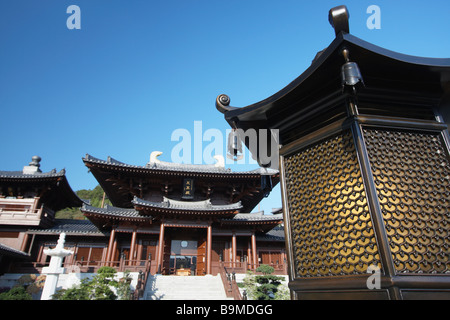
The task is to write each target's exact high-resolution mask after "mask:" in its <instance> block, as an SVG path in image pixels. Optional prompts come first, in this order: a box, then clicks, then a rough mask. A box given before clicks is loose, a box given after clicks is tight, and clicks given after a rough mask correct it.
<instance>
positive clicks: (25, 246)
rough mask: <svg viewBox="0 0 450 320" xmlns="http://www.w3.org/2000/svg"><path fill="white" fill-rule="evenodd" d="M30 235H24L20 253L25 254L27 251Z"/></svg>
mask: <svg viewBox="0 0 450 320" xmlns="http://www.w3.org/2000/svg"><path fill="white" fill-rule="evenodd" d="M28 238H29V236H28V233H25V234H24V235H23V240H22V245H21V246H20V251H23V252H25V250H26V249H27V243H28Z"/></svg>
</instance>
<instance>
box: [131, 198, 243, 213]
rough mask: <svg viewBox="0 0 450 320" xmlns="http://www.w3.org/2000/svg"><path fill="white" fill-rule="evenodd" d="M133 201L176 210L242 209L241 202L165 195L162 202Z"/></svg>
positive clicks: (136, 204)
mask: <svg viewBox="0 0 450 320" xmlns="http://www.w3.org/2000/svg"><path fill="white" fill-rule="evenodd" d="M132 203H133V204H134V205H135V206H136V207H148V208H160V209H170V210H174V211H195V212H198V211H200V212H211V211H230V210H231V211H236V210H239V209H242V205H241V202H240V201H239V202H237V203H232V204H223V205H213V204H211V201H210V200H209V199H207V200H203V201H179V200H173V199H169V198H166V197H163V201H162V202H152V201H147V200H143V199H139V198H138V197H134V199H133V201H132Z"/></svg>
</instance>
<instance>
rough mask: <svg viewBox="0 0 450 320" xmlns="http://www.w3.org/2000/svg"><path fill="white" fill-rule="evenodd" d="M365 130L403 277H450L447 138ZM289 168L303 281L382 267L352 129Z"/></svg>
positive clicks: (289, 159)
mask: <svg viewBox="0 0 450 320" xmlns="http://www.w3.org/2000/svg"><path fill="white" fill-rule="evenodd" d="M362 132H363V136H364V142H365V145H366V147H367V153H368V158H369V160H370V166H371V171H372V172H370V173H369V176H370V177H372V178H373V181H374V184H375V186H376V191H377V196H378V202H379V207H380V210H381V213H382V217H383V222H384V223H383V225H382V228H384V229H385V230H383V232H385V234H386V235H387V238H388V242H389V250H390V254H391V257H390V259H392V260H391V261H390V262H391V263H392V265H393V266H394V268H395V272H396V273H398V274H400V273H430V274H442V273H449V272H450V262H449V254H450V250H449V242H450V241H449V230H450V213H449V207H450V164H449V160H448V155H447V152H446V147H445V143H444V141H443V139H442V138H441V136H440V134H439V133H423V132H421V133H412V132H403V131H387V130H375V129H364V130H363V131H362ZM284 168H285V184H286V197H287V203H288V206H289V220H290V221H289V223H290V229H291V230H290V232H291V241H292V244H291V245H292V250H293V261H292V262H293V266H294V272H295V277H299V278H302V277H304V278H306V277H329V276H342V275H352V274H366V273H367V269H368V267H369V266H373V265H375V266H377V267H379V268H382V266H381V260H382V259H380V252H379V250H378V248H377V239H376V236H375V234H376V233H375V231H374V226H373V221H372V218H371V214H370V212H369V206H368V203H367V196H366V192H365V189H364V184H363V179H362V175H361V167H360V165H359V163H358V157H357V151H356V149H355V141H354V138H353V136H352V133H351V131H350V130H347V131H344V132H343V133H341V134H339V135H336V136H334V137H332V138H329V139H326V140H325V141H322V142H320V143H318V144H315V145H313V146H310V147H307V148H305V149H302V150H300V151H299V152H297V153H295V154H292V155H289V156H285V157H284ZM381 271H382V273H383V272H384V271H383V269H381Z"/></svg>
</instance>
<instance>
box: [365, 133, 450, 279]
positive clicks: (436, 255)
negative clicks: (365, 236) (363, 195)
mask: <svg viewBox="0 0 450 320" xmlns="http://www.w3.org/2000/svg"><path fill="white" fill-rule="evenodd" d="M363 133H364V138H365V140H366V145H367V151H368V154H369V159H370V164H371V167H372V173H373V177H374V182H375V185H376V188H377V193H378V200H379V203H380V206H381V211H382V214H383V220H384V224H385V228H386V231H387V235H388V239H389V244H390V250H391V254H392V259H393V262H394V267H395V269H396V271H397V272H398V273H447V272H450V262H449V254H450V250H449V230H450V212H449V207H450V165H449V161H448V158H447V153H446V151H445V149H444V148H445V145H444V143H443V141H442V138H441V136H440V135H439V134H427V133H411V132H401V131H385V130H368V129H366V130H364V131H363Z"/></svg>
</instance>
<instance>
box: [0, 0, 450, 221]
mask: <svg viewBox="0 0 450 320" xmlns="http://www.w3.org/2000/svg"><path fill="white" fill-rule="evenodd" d="M340 4H346V5H347V7H348V9H349V11H350V32H351V33H352V34H353V35H355V36H357V37H359V38H361V39H363V40H366V41H368V42H371V43H373V44H376V45H378V46H381V47H384V48H386V49H389V50H392V51H397V52H401V53H405V54H410V55H416V56H425V57H440V58H449V57H450V41H449V39H450V36H449V35H450V24H449V19H450V1H448V0H441V1H433V0H429V1H399V0H395V1H393V0H390V1H381V0H371V1H366V0H357V1H322V0H320V1H300V0H295V1H287V0H279V1H275V0H271V1H265V0H259V1H244V0H240V1H235V0H226V1H225V0H221V1H218V0H180V1H178V0H173V1H167V0H165V1H162V0H161V1H150V0H139V1H138V0H127V1H115V0H86V1H77V0H71V1H65V0H45V1H44V0H30V1H23V0H2V1H1V2H0V46H1V48H0V108H1V115H0V134H1V137H2V139H1V147H0V150H1V151H0V170H21V169H22V167H23V166H24V165H27V164H28V163H29V162H30V161H31V157H32V156H33V155H39V156H41V157H42V162H41V169H42V170H43V171H49V170H51V169H53V168H56V169H57V170H58V171H59V170H61V169H62V168H65V169H66V173H67V177H68V179H69V183H70V184H71V186H72V188H73V189H74V190H79V189H92V188H94V187H95V186H96V185H97V181H96V180H95V179H94V177H93V176H92V174H90V173H88V170H87V168H86V167H85V166H84V164H83V162H82V160H81V158H82V157H84V155H85V154H86V153H89V154H91V155H93V156H95V157H98V158H103V159H105V158H106V157H107V156H108V155H110V156H112V157H113V158H115V159H117V160H119V161H122V162H126V163H130V164H135V165H144V164H145V163H147V162H148V160H149V155H150V153H151V152H152V151H154V150H160V151H163V152H164V154H163V155H162V156H161V157H160V158H161V160H165V161H170V154H171V150H172V148H173V147H174V146H175V145H176V144H177V143H178V142H174V141H171V134H172V132H173V131H174V130H176V129H179V128H184V129H187V130H189V131H191V132H193V127H194V121H202V126H203V131H205V130H207V129H209V128H216V129H219V130H222V131H223V132H224V133H225V130H226V129H228V128H229V127H228V124H227V123H226V121H225V120H224V119H223V115H222V114H220V113H219V112H218V111H217V110H216V109H215V106H214V102H215V99H216V96H217V95H218V94H220V93H226V94H228V95H229V96H230V97H231V105H233V106H237V107H243V106H246V105H249V104H252V103H255V102H258V101H260V100H263V99H265V98H267V97H268V96H270V95H272V94H274V93H275V92H277V91H278V90H280V89H281V88H283V87H284V86H285V85H287V84H288V83H289V82H291V81H292V80H293V79H295V78H296V77H297V76H299V75H300V74H301V73H302V72H303V71H304V70H306V68H307V67H308V66H309V65H310V63H311V60H312V59H313V58H314V56H315V54H316V52H317V51H320V50H322V49H324V48H325V47H327V46H328V44H329V43H330V42H331V41H332V40H333V39H334V31H333V29H332V27H331V26H330V24H329V23H328V10H329V9H330V8H332V7H334V6H337V5H340ZM372 4H375V5H378V6H379V7H380V9H381V29H379V30H369V29H368V28H367V26H366V20H367V19H368V18H369V16H370V14H368V13H366V10H367V7H368V6H369V5H372ZM70 5H77V6H79V7H80V9H81V29H80V30H76V29H74V30H69V29H68V28H67V26H66V20H67V18H68V17H69V16H70V14H68V13H66V10H67V7H68V6H70ZM207 144H208V143H207V142H205V144H204V146H205V145H207ZM254 167H255V166H253V168H254ZM232 169H233V170H248V169H250V167H249V166H245V165H243V166H232ZM280 199H281V197H280V190H279V187H277V188H276V189H275V190H274V192H273V193H272V195H271V196H270V197H269V198H268V199H266V200H265V201H263V202H262V206H261V209H264V210H265V211H266V212H270V211H271V209H272V208H274V207H280V206H281V200H280Z"/></svg>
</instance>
